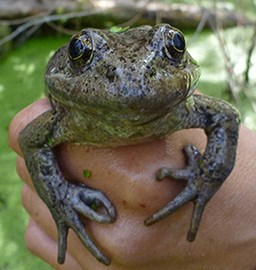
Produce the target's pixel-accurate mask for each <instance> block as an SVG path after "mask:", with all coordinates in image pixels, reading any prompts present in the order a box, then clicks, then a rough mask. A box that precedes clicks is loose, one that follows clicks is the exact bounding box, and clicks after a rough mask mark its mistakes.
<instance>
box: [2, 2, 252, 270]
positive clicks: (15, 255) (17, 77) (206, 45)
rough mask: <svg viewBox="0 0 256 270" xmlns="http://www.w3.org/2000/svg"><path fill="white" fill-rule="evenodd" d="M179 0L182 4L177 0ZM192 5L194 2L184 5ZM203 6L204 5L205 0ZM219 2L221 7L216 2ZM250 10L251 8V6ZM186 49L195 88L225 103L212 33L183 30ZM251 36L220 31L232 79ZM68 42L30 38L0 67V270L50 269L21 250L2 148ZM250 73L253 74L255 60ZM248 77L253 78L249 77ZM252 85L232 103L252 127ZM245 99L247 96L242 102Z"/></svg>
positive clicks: (8, 159) (20, 225)
mask: <svg viewBox="0 0 256 270" xmlns="http://www.w3.org/2000/svg"><path fill="white" fill-rule="evenodd" d="M180 2H185V1H180ZM187 2H193V3H194V2H195V1H187ZM205 2H208V1H205ZM238 3H239V1H228V2H225V4H226V5H229V6H231V7H232V8H237V5H238ZM243 3H244V4H245V5H244V7H242V8H243V11H246V12H247V13H248V14H249V16H251V15H252V13H253V12H252V9H251V7H250V3H251V1H243ZM221 4H223V3H222V2H221ZM254 7H255V6H254ZM239 8H241V6H239ZM185 34H186V38H187V42H188V48H189V51H190V53H191V54H192V56H193V57H194V58H195V59H196V60H197V61H198V62H199V64H200V66H201V70H202V76H201V80H200V83H199V86H198V88H199V89H200V90H201V91H202V92H203V93H205V94H208V95H212V96H216V97H220V98H224V99H227V100H229V101H231V102H232V100H230V95H229V94H228V92H227V90H226V86H227V82H226V79H227V73H226V71H225V63H224V58H223V52H222V48H221V45H220V44H219V42H218V40H217V38H216V35H215V34H213V33H212V32H211V31H209V30H205V31H203V32H201V33H199V34H194V32H186V31H185ZM252 35H253V27H247V28H246V30H245V29H244V28H239V27H236V28H232V29H228V30H225V31H224V37H225V39H226V43H227V49H228V52H229V54H230V57H231V58H232V62H233V63H234V70H235V72H236V73H237V74H238V78H241V77H242V76H243V72H244V68H245V62H246V53H247V51H248V46H249V41H250V39H251V37H252ZM68 40H69V37H68V36H63V35H61V36H60V35H57V34H56V35H55V36H53V35H52V36H41V37H34V38H32V39H30V40H28V41H27V42H26V43H24V44H23V45H22V46H20V47H18V48H16V49H13V50H12V51H11V52H10V53H9V55H8V57H6V58H4V59H3V60H1V64H0V175H1V180H0V254H1V255H0V270H13V269H15V270H30V269H38V270H40V269H42V270H47V269H51V267H50V266H48V265H46V264H45V263H44V262H42V261H41V260H39V259H37V258H35V257H33V256H32V255H31V254H30V253H29V252H28V251H27V250H26V248H25V244H24V234H25V228H26V224H27V222H28V217H27V214H26V213H25V210H24V209H23V208H22V206H21V202H20V191H21V187H22V183H21V181H20V180H19V177H18V176H17V174H16V171H15V153H13V152H12V150H11V149H10V147H9V146H8V139H7V132H8V126H9V123H10V121H11V119H12V118H13V117H14V115H15V114H16V113H17V112H18V111H20V110H21V109H22V108H24V107H26V106H27V105H28V104H30V103H31V102H33V101H35V100H37V99H38V98H40V97H41V96H42V93H43V88H44V83H43V74H44V69H45V66H46V63H47V60H48V59H49V56H50V54H51V53H53V52H54V51H55V50H56V49H57V48H58V47H60V46H61V45H62V44H64V43H66V42H67V41H68ZM252 63H254V66H252V68H251V75H253V74H256V67H255V63H256V57H255V55H254V57H253V58H252ZM252 77H254V80H255V76H252ZM254 86H255V81H252V83H251V84H250V85H249V86H246V89H244V90H246V91H247V92H246V93H247V97H246V96H244V95H241V97H240V99H239V100H238V101H237V102H236V104H235V105H236V106H237V107H238V108H239V110H240V111H241V114H242V119H243V122H244V123H245V124H246V125H247V126H248V127H249V128H251V129H256V116H255V111H254V110H253V108H255V100H256V97H255V95H256V94H255V91H253V90H252V89H253V88H254ZM248 95H249V97H250V98H248Z"/></svg>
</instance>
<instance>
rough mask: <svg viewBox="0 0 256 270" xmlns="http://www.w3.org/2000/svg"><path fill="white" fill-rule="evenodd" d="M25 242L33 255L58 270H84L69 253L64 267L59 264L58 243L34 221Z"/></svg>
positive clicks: (27, 231) (30, 225) (28, 229)
mask: <svg viewBox="0 0 256 270" xmlns="http://www.w3.org/2000/svg"><path fill="white" fill-rule="evenodd" d="M25 242H26V246H27V248H28V249H29V250H30V252H31V253H33V254H34V255H35V256H37V257H39V258H41V259H42V260H44V261H45V262H47V263H48V264H50V265H51V266H52V267H53V268H54V269H56V270H68V269H74V270H82V268H81V266H80V265H79V263H78V262H77V261H76V260H75V259H74V258H73V257H72V256H71V255H70V254H69V253H68V252H67V253H66V260H65V263H64V264H63V265H59V264H58V263H57V261H56V258H57V243H56V241H54V240H53V239H52V238H51V237H49V236H48V235H47V234H46V233H45V232H44V230H42V229H41V228H40V226H39V225H38V224H37V223H36V222H35V221H34V220H33V219H30V221H29V224H28V227H27V230H26V235H25ZM39 243H40V244H39Z"/></svg>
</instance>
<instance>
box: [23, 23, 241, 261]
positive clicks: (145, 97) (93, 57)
mask: <svg viewBox="0 0 256 270" xmlns="http://www.w3.org/2000/svg"><path fill="white" fill-rule="evenodd" d="M199 75H200V72H199V67H198V65H197V63H196V62H195V60H193V58H192V57H191V56H190V55H189V53H188V52H187V50H186V45H185V40H184V37H183V35H182V33H181V32H180V31H179V30H177V29H175V28H172V27H171V26H169V25H165V24H161V25H157V26H155V27H150V26H144V27H139V28H133V29H130V30H126V31H124V32H119V33H114V32H111V31H103V30H97V29H84V30H83V31H82V32H81V33H79V34H78V35H76V36H74V37H73V38H72V39H71V41H70V43H69V44H68V45H66V46H64V47H62V48H60V49H59V50H58V51H57V52H56V53H55V54H54V55H53V56H52V58H51V59H50V61H49V63H48V66H47V70H46V75H45V81H46V94H47V96H48V97H49V99H50V100H51V103H52V109H51V110H49V111H47V112H45V113H43V114H42V115H40V116H39V117H38V118H36V119H35V120H34V121H32V122H31V123H30V124H29V125H28V126H27V127H26V128H25V129H23V130H22V131H21V133H20V136H19V143H20V146H21V149H22V151H23V154H24V158H25V160H26V164H27V167H28V170H29V172H30V175H31V178H32V180H33V183H34V185H35V188H36V190H37V192H38V193H39V195H40V197H41V198H42V199H43V200H44V202H45V203H46V204H47V206H48V207H49V209H50V211H51V213H52V216H53V218H54V220H55V222H56V225H57V228H58V243H59V253H58V261H59V263H63V262H64V260H65V253H66V247H67V234H68V229H69V228H72V229H73V230H74V231H75V232H76V233H77V235H78V236H79V237H80V239H81V241H82V242H83V243H84V245H85V246H86V247H87V248H88V249H89V251H90V252H91V253H92V254H93V255H94V256H95V257H96V258H97V259H98V260H99V261H101V262H102V263H104V264H106V265H109V264H110V260H109V258H107V257H106V256H105V255H104V254H102V252H101V251H100V250H99V249H98V247H97V246H96V244H95V243H94V242H93V241H92V240H91V238H90V237H89V235H88V233H87V231H86V229H85V224H84V222H83V221H82V220H81V218H80V216H79V215H84V216H85V217H87V218H90V219H92V220H95V221H97V222H101V223H110V222H114V221H115V219H116V211H115V208H114V206H113V205H112V203H111V202H110V200H109V199H108V198H107V197H106V196H105V195H104V194H103V193H102V192H100V191H98V190H94V189H91V188H89V187H87V186H85V185H84V184H74V183H71V182H69V181H67V180H66V179H64V177H63V175H62V173H61V171H60V169H59V166H58V164H57V160H56V158H55V155H54V152H53V148H54V147H55V146H56V145H58V144H61V143H64V142H73V143H82V144H89V145H96V146H104V147H117V146H121V145H128V144H135V143H140V142H144V141H146V140H152V139H154V138H159V137H162V136H165V135H166V134H169V133H172V132H175V131H177V130H181V129H187V128H202V129H204V131H205V133H206V135H207V138H208V142H207V146H206V149H205V152H204V154H201V153H199V151H198V150H197V149H196V148H195V147H194V146H193V145H187V146H185V147H184V154H185V156H186V158H187V167H186V168H184V169H180V170H178V169H173V168H159V171H158V172H156V179H157V180H162V179H163V178H164V177H166V176H171V177H173V178H175V179H184V180H186V181H187V185H186V187H185V188H184V190H183V191H182V192H181V193H180V194H179V195H178V196H177V197H176V198H175V199H174V200H173V201H171V202H170V203H168V204H167V205H166V206H164V207H163V208H162V209H161V210H159V212H157V213H155V214H153V215H152V216H150V217H149V218H148V219H147V220H146V221H145V225H147V226H148V225H151V224H153V223H155V222H157V221H159V220H160V219H162V218H164V217H166V216H168V215H170V214H171V213H173V212H174V211H175V210H176V209H178V208H179V207H181V206H182V205H184V204H185V203H187V202H189V201H193V202H194V211H193V216H192V219H191V224H190V229H189V232H188V235H187V239H188V241H193V240H194V239H195V236H196V233H197V230H198V227H199V223H200V219H201V216H202V213H203V210H204V208H205V206H206V204H207V202H208V201H209V200H210V199H211V197H212V196H213V195H214V193H215V192H216V191H217V190H218V189H219V187H220V186H221V184H222V183H223V182H224V180H225V179H226V178H227V177H228V175H229V174H230V172H231V171H232V169H233V166H234V162H235V156H236V146H237V139H238V128H239V115H238V113H237V111H236V110H235V109H234V108H233V107H232V106H231V105H229V104H228V103H226V102H224V101H222V100H218V99H215V98H212V97H206V96H199V95H193V91H194V89H195V87H196V84H197V81H198V79H199ZM146 169H147V168H145V170H146ZM102 181H104V179H102ZM92 205H96V206H97V205H98V206H102V207H103V208H104V209H105V212H104V213H102V212H97V210H95V209H93V208H92V207H91V206H92Z"/></svg>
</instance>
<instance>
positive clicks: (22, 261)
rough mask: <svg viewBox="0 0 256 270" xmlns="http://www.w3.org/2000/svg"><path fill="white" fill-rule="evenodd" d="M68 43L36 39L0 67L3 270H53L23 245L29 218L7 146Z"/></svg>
mask: <svg viewBox="0 0 256 270" xmlns="http://www.w3.org/2000/svg"><path fill="white" fill-rule="evenodd" d="M66 40H67V38H66V39H64V38H52V37H50V38H40V39H34V40H31V41H29V42H27V43H26V44H24V45H23V46H22V47H20V48H19V49H17V50H14V51H13V52H12V53H11V54H10V55H9V56H8V57H7V58H6V59H4V60H3V61H2V63H1V65H0V74H1V75H0V104H1V106H0V123H1V124H0V151H1V152H0V164H1V165H0V174H1V180H0V250H1V260H0V269H1V270H14V269H15V270H32V269H38V270H40V269H42V270H46V269H51V268H50V267H49V266H46V265H45V264H44V263H42V262H41V261H40V260H39V259H36V258H34V257H33V256H31V254H30V253H29V252H28V251H27V250H26V248H25V245H24V240H23V239H24V234H25V227H26V224H27V222H28V221H27V219H28V218H27V215H26V213H25V210H23V208H22V206H21V202H20V192H21V187H22V183H21V181H20V180H19V177H18V176H17V174H16V171H15V154H14V153H13V152H12V151H11V149H10V148H9V147H8V144H7V132H8V126H9V123H10V121H11V119H12V118H13V116H14V115H15V114H16V113H17V112H18V111H20V110H21V109H22V108H24V107H26V106H27V105H28V104H30V103H32V102H33V101H35V100H36V99H38V98H39V97H40V96H41V95H42V93H43V86H44V84H43V74H44V69H45V65H46V63H47V59H48V58H49V54H50V53H51V52H53V51H54V50H55V49H57V48H58V47H59V46H60V45H61V44H63V43H65V42H66Z"/></svg>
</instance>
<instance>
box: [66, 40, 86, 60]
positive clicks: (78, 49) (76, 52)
mask: <svg viewBox="0 0 256 270" xmlns="http://www.w3.org/2000/svg"><path fill="white" fill-rule="evenodd" d="M83 53H84V46H83V43H82V42H81V40H79V39H77V38H74V39H73V40H71V42H70V45H69V55H70V57H71V58H72V59H76V58H78V57H80V56H81V55H83Z"/></svg>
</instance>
